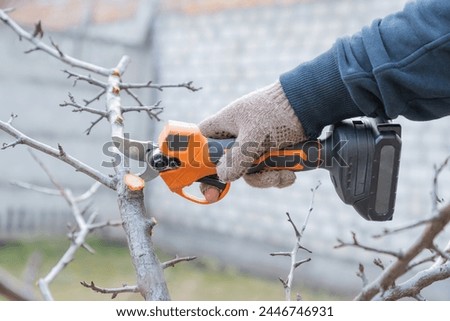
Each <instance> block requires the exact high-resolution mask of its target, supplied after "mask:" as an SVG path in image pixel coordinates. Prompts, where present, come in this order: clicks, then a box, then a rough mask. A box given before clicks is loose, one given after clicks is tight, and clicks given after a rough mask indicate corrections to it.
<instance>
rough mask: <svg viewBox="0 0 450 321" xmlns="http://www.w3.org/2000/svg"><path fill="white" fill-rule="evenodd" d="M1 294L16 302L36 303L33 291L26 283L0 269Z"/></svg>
mask: <svg viewBox="0 0 450 321" xmlns="http://www.w3.org/2000/svg"><path fill="white" fill-rule="evenodd" d="M0 294H3V295H4V296H5V297H6V298H8V299H9V300H14V301H35V300H36V299H37V298H36V296H35V295H34V294H33V291H32V290H31V289H30V287H29V286H27V285H26V284H25V283H24V282H22V281H20V280H18V279H17V278H16V277H14V276H13V275H11V274H10V273H8V272H7V271H5V270H3V269H2V268H0Z"/></svg>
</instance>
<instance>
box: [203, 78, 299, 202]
mask: <svg viewBox="0 0 450 321" xmlns="http://www.w3.org/2000/svg"><path fill="white" fill-rule="evenodd" d="M199 128H200V131H201V132H202V134H203V135H204V136H206V137H210V138H218V139H221V138H222V139H223V138H231V137H233V138H236V142H235V144H234V146H233V148H231V149H230V150H228V151H227V153H226V154H225V155H224V156H222V158H221V159H220V162H219V165H218V166H217V174H218V176H219V178H220V179H221V180H222V181H225V182H229V181H234V180H236V179H238V178H240V177H241V176H243V178H244V179H245V181H246V182H247V183H248V184H249V185H251V186H254V187H279V188H282V187H286V186H289V185H291V184H293V183H294V181H295V177H296V176H295V174H294V173H293V172H292V171H289V170H279V171H275V170H271V171H269V170H268V171H263V172H259V173H255V174H245V173H246V171H247V169H248V168H249V167H250V166H251V165H252V163H253V162H254V161H255V160H256V159H258V158H259V157H260V156H261V155H263V154H264V153H265V152H267V151H269V149H271V148H276V149H282V148H285V147H287V146H290V145H294V144H296V143H298V142H302V141H304V140H306V139H307V137H306V135H305V132H304V130H303V127H302V125H301V124H300V122H299V120H298V118H297V116H296V115H295V113H294V110H293V109H292V107H291V106H290V104H289V101H288V99H287V98H286V96H285V94H284V91H283V89H282V87H281V84H280V82H279V81H277V82H275V83H274V84H272V85H269V86H267V87H264V88H262V89H259V90H256V91H254V92H251V93H249V94H247V95H245V96H243V97H241V98H239V99H238V100H236V101H234V102H232V103H231V104H229V105H228V106H226V107H225V108H223V109H222V110H220V111H219V112H218V113H217V114H215V115H213V116H211V117H209V118H207V119H205V120H204V121H202V122H201V123H200V124H199ZM200 189H201V191H202V192H203V194H204V195H205V198H206V199H207V200H208V201H210V202H211V201H215V200H216V199H217V197H218V195H219V193H218V191H217V190H214V187H211V186H208V185H202V186H201V187H200Z"/></svg>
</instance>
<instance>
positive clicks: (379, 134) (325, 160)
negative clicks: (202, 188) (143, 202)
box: [113, 117, 401, 221]
mask: <svg viewBox="0 0 450 321" xmlns="http://www.w3.org/2000/svg"><path fill="white" fill-rule="evenodd" d="M400 136H401V128H400V125H398V124H392V123H391V122H389V121H386V120H383V119H372V118H366V117H363V118H359V119H351V120H345V121H342V122H339V123H337V124H335V125H334V126H333V127H332V129H331V131H330V134H329V135H328V136H327V137H326V138H325V139H323V140H319V139H316V140H309V141H305V142H301V143H298V144H295V145H293V146H290V147H287V148H285V149H282V150H277V149H274V150H270V151H268V152H267V153H265V154H264V155H262V156H261V157H259V158H258V159H257V160H256V161H255V162H254V163H253V164H252V166H251V167H250V168H249V169H248V170H247V174H253V173H258V172H260V171H263V170H282V169H283V170H286V169H287V170H292V171H295V172H298V171H306V170H312V169H317V168H324V169H326V170H328V171H329V172H330V176H331V180H332V182H333V185H334V187H335V190H336V192H337V194H338V195H339V197H340V198H341V199H342V201H343V202H344V203H346V204H350V205H352V206H353V207H354V208H355V209H356V211H357V212H358V213H359V214H360V215H361V216H363V217H364V218H365V219H367V220H376V221H385V220H390V219H391V218H392V215H393V211H394V205H395V196H396V190H397V179H398V172H399V162H400V149H401V138H400ZM113 144H114V145H115V147H116V148H118V149H119V151H120V152H121V153H122V154H123V155H125V156H126V157H128V158H131V159H135V160H138V161H139V162H140V164H143V165H144V166H145V171H144V172H142V173H141V174H138V175H139V176H140V177H141V178H142V179H144V180H145V181H149V180H152V179H154V178H155V177H157V176H161V178H162V179H163V180H164V182H165V183H166V184H167V186H168V187H169V189H170V190H171V191H172V192H174V193H177V194H178V195H181V196H182V197H184V198H186V199H188V200H190V201H192V202H195V203H198V204H209V202H208V201H206V199H204V198H200V197H197V196H194V195H191V194H189V193H188V192H187V191H186V190H185V188H186V187H188V186H190V185H192V184H193V183H195V182H198V183H206V184H209V185H212V186H215V187H217V188H218V189H219V190H220V191H221V193H220V196H219V200H221V199H223V198H224V197H225V195H226V194H227V193H228V191H229V189H230V183H229V182H222V181H221V180H220V179H219V178H218V176H217V172H216V166H217V164H218V162H219V161H220V159H221V157H222V156H223V155H224V154H225V153H226V152H227V150H229V149H231V148H241V152H243V153H248V154H249V155H251V152H252V151H251V150H245V147H246V146H236V145H237V144H235V140H234V139H232V138H231V139H211V138H206V137H204V136H203V135H202V134H201V132H200V130H199V128H198V127H197V126H196V125H195V124H189V123H183V122H177V121H169V122H168V123H167V124H166V125H165V127H164V129H163V130H162V132H161V134H160V135H159V140H158V144H154V143H153V142H151V141H147V142H143V141H136V140H131V139H128V138H127V137H125V138H122V137H113ZM247 147H249V146H247ZM230 166H231V165H230Z"/></svg>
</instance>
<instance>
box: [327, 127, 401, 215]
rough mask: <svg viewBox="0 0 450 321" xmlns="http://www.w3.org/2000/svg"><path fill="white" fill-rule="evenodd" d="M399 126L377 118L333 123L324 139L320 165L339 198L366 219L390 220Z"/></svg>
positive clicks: (399, 136)
mask: <svg viewBox="0 0 450 321" xmlns="http://www.w3.org/2000/svg"><path fill="white" fill-rule="evenodd" d="M401 145H402V142H401V126H400V125H399V124H393V123H391V122H388V121H385V120H381V119H377V118H359V119H350V120H345V121H342V122H340V123H338V124H335V125H334V129H333V131H332V134H331V135H330V136H329V137H327V139H325V140H324V141H323V153H324V154H325V155H323V156H322V157H323V160H324V162H323V163H322V164H321V166H320V167H321V168H325V169H327V170H328V171H329V172H330V176H331V180H332V182H333V185H334V187H335V189H336V192H337V194H338V195H339V197H340V198H341V200H342V201H343V202H344V203H346V204H349V205H351V206H353V207H354V208H355V210H356V211H357V212H358V213H359V214H360V215H361V216H362V217H363V218H365V219H366V220H371V221H387V220H392V217H393V214H394V208H395V199H396V192H397V182H398V174H399V166H400V151H401Z"/></svg>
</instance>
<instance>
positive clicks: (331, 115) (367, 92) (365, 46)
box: [280, 0, 450, 138]
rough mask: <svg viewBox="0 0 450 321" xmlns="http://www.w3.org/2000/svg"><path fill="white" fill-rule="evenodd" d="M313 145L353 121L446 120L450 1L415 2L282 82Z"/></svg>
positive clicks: (449, 91) (449, 80) (449, 110)
mask: <svg viewBox="0 0 450 321" xmlns="http://www.w3.org/2000/svg"><path fill="white" fill-rule="evenodd" d="M280 82H281V85H282V87H283V90H284V92H285V93H286V96H287V98H288V100H289V102H290V104H291V106H292V108H293V109H294V111H295V113H296V115H297V116H298V118H299V120H300V122H301V124H302V125H303V128H304V129H305V132H306V134H307V135H308V136H309V137H310V138H314V137H316V136H318V135H319V134H320V132H321V130H322V129H323V127H324V126H326V125H329V124H333V123H336V122H338V121H340V120H343V119H346V118H351V117H355V116H361V115H366V116H379V115H380V116H384V117H387V118H396V117H397V116H399V115H402V116H405V117H406V118H409V119H412V120H430V119H435V118H440V117H443V116H446V115H449V114H450V2H449V1H448V0H419V1H416V2H412V3H409V4H407V5H406V6H405V8H404V10H403V11H401V12H398V13H396V14H393V15H389V16H387V17H385V18H383V19H379V20H376V21H374V22H373V23H372V25H370V26H369V27H366V28H364V29H362V31H361V32H359V33H357V34H355V35H353V36H352V37H347V38H342V39H338V40H337V41H336V43H335V44H334V46H333V47H332V48H331V49H330V50H329V51H327V52H325V53H324V54H322V55H320V56H318V57H317V58H316V59H314V60H312V61H310V62H307V63H303V64H301V65H299V66H298V67H296V68H295V69H293V70H291V71H289V72H287V73H285V74H283V75H281V77H280Z"/></svg>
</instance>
